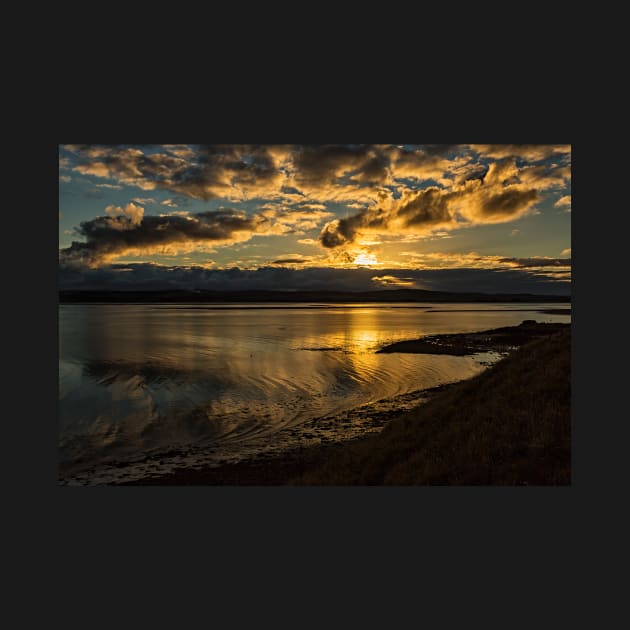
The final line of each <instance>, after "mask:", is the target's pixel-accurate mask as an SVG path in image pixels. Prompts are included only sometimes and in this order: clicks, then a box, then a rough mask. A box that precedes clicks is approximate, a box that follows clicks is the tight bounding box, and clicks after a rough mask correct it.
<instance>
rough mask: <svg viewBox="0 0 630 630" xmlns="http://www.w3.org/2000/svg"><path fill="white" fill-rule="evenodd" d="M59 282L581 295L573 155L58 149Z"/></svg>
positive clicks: (387, 149)
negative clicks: (576, 284)
mask: <svg viewBox="0 0 630 630" xmlns="http://www.w3.org/2000/svg"><path fill="white" fill-rule="evenodd" d="M59 247H60V251H59V283H60V287H61V288H88V289H121V288H122V289H127V288H133V289H164V288H183V289H221V290H224V289H340V290H341V289H345V290H352V289H356V290H369V289H382V288H395V287H407V288H419V289H433V290H447V291H448V290H456V291H486V292H493V291H497V292H504V291H505V292H532V293H547V294H549V293H558V294H567V293H569V292H570V279H571V147H570V145H551V144H549V145H508V144H502V145H469V144H461V145H446V144H443V145H395V144H390V145H359V144H357V145H187V144H181V145H60V147H59Z"/></svg>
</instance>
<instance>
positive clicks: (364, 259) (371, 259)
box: [352, 254, 378, 266]
mask: <svg viewBox="0 0 630 630" xmlns="http://www.w3.org/2000/svg"><path fill="white" fill-rule="evenodd" d="M352 262H353V263H354V264H355V265H368V266H369V265H378V260H376V256H374V254H359V255H358V256H357V257H356V258H355V259H354V260H353V261H352Z"/></svg>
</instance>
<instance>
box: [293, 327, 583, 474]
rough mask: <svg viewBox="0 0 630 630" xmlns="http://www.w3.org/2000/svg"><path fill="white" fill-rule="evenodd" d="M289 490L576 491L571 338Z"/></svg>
mask: <svg viewBox="0 0 630 630" xmlns="http://www.w3.org/2000/svg"><path fill="white" fill-rule="evenodd" d="M291 483H292V484H305V485H383V484H393V485H567V484H570V483H571V331H570V328H567V329H566V330H563V331H561V332H558V333H556V334H554V335H552V336H550V337H547V338H544V339H540V340H537V341H533V342H531V343H529V344H527V345H525V346H523V347H522V348H521V349H520V350H518V351H516V352H515V353H514V354H512V355H511V356H509V357H508V358H506V359H504V360H503V361H501V362H500V363H499V364H498V365H496V366H494V367H493V368H491V369H490V370H487V371H486V372H483V373H482V374H480V375H479V376H477V377H475V378H474V379H471V380H469V381H465V382H463V383H460V384H459V385H457V386H455V387H454V388H452V389H450V390H448V391H446V392H445V393H444V394H442V395H440V396H438V397H436V398H435V399H433V400H432V401H430V402H429V403H427V404H426V405H424V406H421V407H419V408H418V409H415V410H413V411H410V412H408V413H406V414H404V415H403V416H401V417H399V418H397V419H395V420H393V421H392V422H390V424H389V425H387V426H386V427H385V428H384V429H383V431H382V432H381V433H380V434H378V435H376V436H374V437H372V438H370V439H366V440H363V441H361V442H358V443H355V444H352V445H349V446H348V447H346V448H344V449H341V450H340V451H339V452H338V454H336V455H335V456H334V457H333V458H330V459H328V460H326V461H325V462H324V463H323V464H322V465H320V466H318V467H316V468H314V469H312V470H310V471H308V472H305V473H304V474H302V475H301V476H299V477H296V478H294V479H293V480H292V481H291Z"/></svg>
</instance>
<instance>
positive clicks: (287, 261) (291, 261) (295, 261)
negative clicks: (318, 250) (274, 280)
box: [271, 258, 310, 265]
mask: <svg viewBox="0 0 630 630" xmlns="http://www.w3.org/2000/svg"><path fill="white" fill-rule="evenodd" d="M309 260H310V258H280V259H278V260H274V261H273V262H272V263H271V264H272V265H303V264H304V263H305V262H308V261H309Z"/></svg>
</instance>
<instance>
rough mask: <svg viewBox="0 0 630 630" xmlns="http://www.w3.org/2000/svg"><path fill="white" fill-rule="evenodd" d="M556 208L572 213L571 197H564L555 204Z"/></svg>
mask: <svg viewBox="0 0 630 630" xmlns="http://www.w3.org/2000/svg"><path fill="white" fill-rule="evenodd" d="M553 205H554V206H555V207H556V208H564V211H565V212H571V195H564V196H562V197H560V199H558V201H556V203H554V204H553Z"/></svg>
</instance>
